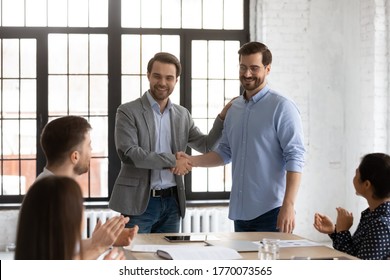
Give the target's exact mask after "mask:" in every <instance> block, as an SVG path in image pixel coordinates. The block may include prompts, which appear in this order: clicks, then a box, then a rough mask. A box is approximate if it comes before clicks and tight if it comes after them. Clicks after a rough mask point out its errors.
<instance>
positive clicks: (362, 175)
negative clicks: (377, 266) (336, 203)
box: [314, 153, 390, 260]
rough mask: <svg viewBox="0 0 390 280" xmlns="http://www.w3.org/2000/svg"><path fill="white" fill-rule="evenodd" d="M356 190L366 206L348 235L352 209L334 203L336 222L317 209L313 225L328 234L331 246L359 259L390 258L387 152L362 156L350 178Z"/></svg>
mask: <svg viewBox="0 0 390 280" xmlns="http://www.w3.org/2000/svg"><path fill="white" fill-rule="evenodd" d="M353 185H354V187H355V190H356V194H357V195H359V196H362V197H364V198H365V199H366V200H367V202H368V208H367V209H366V210H364V211H363V212H362V213H361V218H360V222H359V225H358V227H357V229H356V231H355V233H354V234H353V235H352V236H351V233H350V232H349V229H350V228H351V226H352V224H353V216H352V213H350V212H348V211H347V210H345V209H344V208H341V207H337V208H336V210H337V220H336V224H334V223H333V222H332V220H331V219H330V218H329V217H328V216H325V215H322V214H319V213H316V214H315V216H314V227H315V228H316V229H317V230H318V231H319V232H322V233H326V234H329V236H330V238H331V239H332V241H333V247H334V248H335V249H337V250H340V251H343V252H345V253H347V254H350V255H353V256H355V257H358V258H360V259H370V260H381V259H388V258H390V156H389V155H386V154H382V153H373V154H368V155H366V156H364V157H363V159H362V161H361V163H360V165H359V167H358V168H357V169H356V175H355V177H354V178H353Z"/></svg>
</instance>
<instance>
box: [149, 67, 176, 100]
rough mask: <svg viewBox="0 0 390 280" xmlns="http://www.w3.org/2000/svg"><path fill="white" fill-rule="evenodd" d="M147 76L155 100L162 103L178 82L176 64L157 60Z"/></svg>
mask: <svg viewBox="0 0 390 280" xmlns="http://www.w3.org/2000/svg"><path fill="white" fill-rule="evenodd" d="M147 76H148V80H149V84H150V93H151V95H152V96H153V98H154V100H156V101H157V103H159V104H160V105H162V104H164V103H166V101H167V100H168V98H169V96H170V95H171V93H172V92H173V90H174V89H175V85H176V83H177V78H176V67H175V65H174V64H169V63H162V62H159V61H155V62H154V63H153V66H152V69H151V71H150V72H148V74H147Z"/></svg>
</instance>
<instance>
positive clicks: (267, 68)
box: [265, 64, 271, 75]
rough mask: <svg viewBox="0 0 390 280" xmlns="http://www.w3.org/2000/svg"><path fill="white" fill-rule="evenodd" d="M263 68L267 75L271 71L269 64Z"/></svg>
mask: <svg viewBox="0 0 390 280" xmlns="http://www.w3.org/2000/svg"><path fill="white" fill-rule="evenodd" d="M265 70H266V74H267V75H268V74H269V73H270V72H271V64H268V65H267V66H266V67H265Z"/></svg>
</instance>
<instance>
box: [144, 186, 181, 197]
mask: <svg viewBox="0 0 390 280" xmlns="http://www.w3.org/2000/svg"><path fill="white" fill-rule="evenodd" d="M175 195H176V186H174V187H170V188H168V189H161V190H155V189H151V190H150V196H151V197H170V196H175Z"/></svg>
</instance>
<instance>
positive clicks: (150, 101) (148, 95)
mask: <svg viewBox="0 0 390 280" xmlns="http://www.w3.org/2000/svg"><path fill="white" fill-rule="evenodd" d="M146 97H147V98H148V100H149V103H150V106H152V108H153V109H154V110H157V111H159V112H160V105H159V104H158V103H157V101H156V100H154V98H153V97H152V95H151V94H150V90H148V91H147V92H146ZM171 108H172V102H171V100H170V99H169V98H168V103H167V107H166V108H165V109H166V110H170V109H171Z"/></svg>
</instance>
